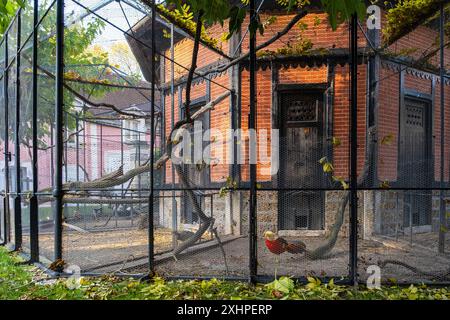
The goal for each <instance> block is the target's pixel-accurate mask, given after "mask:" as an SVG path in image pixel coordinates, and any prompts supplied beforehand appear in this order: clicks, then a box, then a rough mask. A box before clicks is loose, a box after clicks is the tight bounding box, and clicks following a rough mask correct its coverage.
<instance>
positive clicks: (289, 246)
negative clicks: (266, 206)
mask: <svg viewBox="0 0 450 320" xmlns="http://www.w3.org/2000/svg"><path fill="white" fill-rule="evenodd" d="M264 239H265V243H266V247H267V249H269V251H270V252H272V253H273V254H276V259H275V260H276V265H275V279H276V278H277V270H278V265H279V264H280V261H279V259H278V257H279V255H280V254H282V253H284V252H289V253H293V254H299V253H302V252H304V251H305V249H306V245H305V244H304V243H303V242H301V241H296V242H287V241H286V240H285V239H283V238H281V237H278V236H276V235H275V233H273V232H272V231H266V232H264Z"/></svg>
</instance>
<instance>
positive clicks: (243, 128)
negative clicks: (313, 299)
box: [0, 0, 450, 283]
mask: <svg viewBox="0 0 450 320" xmlns="http://www.w3.org/2000/svg"><path fill="white" fill-rule="evenodd" d="M250 2H251V4H252V5H255V1H250ZM394 3H395V1H394ZM274 5H275V1H268V0H266V1H265V0H262V1H256V7H254V8H253V9H254V10H257V12H258V13H260V14H261V17H262V19H264V21H265V22H264V23H265V25H266V30H265V32H264V35H260V34H258V35H257V36H256V43H253V45H251V43H252V41H250V39H249V38H250V37H249V31H248V28H247V27H248V19H247V20H246V24H244V26H243V28H242V30H241V32H239V33H238V34H235V35H232V36H231V38H230V39H229V40H225V39H224V37H223V36H221V35H223V34H224V33H225V31H226V26H216V25H213V26H207V27H205V28H204V30H203V32H202V37H201V41H200V48H199V50H198V52H199V56H198V63H197V65H198V66H197V69H196V70H195V72H194V73H193V74H191V76H192V85H191V86H190V87H189V88H188V89H189V91H190V98H189V100H190V101H189V102H190V103H189V104H188V106H189V109H190V111H191V114H192V119H193V120H196V123H197V124H198V123H199V124H201V125H200V126H197V125H195V126H194V125H191V124H190V123H184V122H183V121H182V120H183V119H184V116H185V115H186V112H187V111H186V101H185V99H186V98H185V97H186V91H187V87H186V83H188V81H189V70H190V66H191V59H192V54H193V52H195V50H194V49H195V48H194V41H193V34H195V29H196V28H195V21H194V20H193V18H192V16H191V15H190V13H189V12H188V9H187V8H184V9H185V10H186V11H184V10H179V9H177V10H178V11H175V9H174V8H172V9H167V7H165V6H164V3H163V2H162V3H157V4H156V6H155V7H156V10H155V13H156V14H155V15H154V16H153V15H152V3H151V1H134V0H121V1H112V0H89V1H78V0H36V1H28V2H27V5H26V6H25V7H24V8H22V9H20V10H19V11H18V12H17V15H16V17H15V18H14V20H13V21H12V23H11V25H10V26H9V28H8V30H7V32H6V33H5V35H4V36H3V38H2V40H1V45H0V65H1V67H0V68H1V74H0V109H1V111H2V114H1V117H0V139H1V146H0V147H1V153H0V169H1V174H0V189H1V202H0V210H1V219H0V229H1V240H2V242H3V243H4V244H5V245H7V246H9V247H10V248H11V249H14V250H21V251H23V252H24V253H25V254H26V255H28V256H29V258H30V261H31V262H34V263H38V264H39V265H40V266H41V267H43V268H48V269H49V270H50V269H51V270H52V271H53V272H56V273H64V272H69V271H68V270H70V271H73V270H74V266H77V267H79V268H80V269H81V272H82V273H83V274H89V275H97V274H98V275H99V274H104V273H114V274H118V275H133V276H146V275H152V274H154V273H156V274H159V275H162V276H166V277H174V278H205V277H220V278H227V279H237V280H249V279H250V280H251V281H263V280H265V279H270V278H273V276H274V274H275V273H277V274H278V275H288V276H292V277H295V278H299V279H304V278H305V277H307V276H316V277H319V278H324V279H330V278H334V279H336V281H340V282H347V283H353V282H363V281H365V279H366V278H367V277H368V276H369V275H370V274H369V273H367V270H368V267H369V266H372V265H377V266H379V267H380V268H381V276H382V279H383V281H384V282H388V281H396V282H399V283H420V282H425V283H449V282H450V269H449V266H450V248H449V247H450V237H449V236H448V232H447V231H448V229H447V228H448V222H449V218H450V215H449V205H450V193H449V190H450V176H449V164H450V147H449V145H450V130H449V126H450V103H449V101H450V100H449V98H450V79H449V75H448V73H447V70H448V69H447V68H448V66H449V63H450V54H449V52H448V19H447V17H448V11H449V10H448V9H449V8H448V6H447V5H442V6H441V8H440V9H439V8H438V9H437V11H436V12H435V14H434V15H433V16H432V18H430V19H427V20H426V21H425V22H423V23H422V24H419V25H415V26H414V28H412V30H410V32H407V33H405V34H400V35H397V38H396V39H393V40H392V41H390V42H388V44H385V43H384V42H383V37H382V31H381V30H379V29H377V28H375V29H371V28H368V27H367V25H366V23H365V22H364V21H363V22H358V21H357V20H355V19H353V20H352V23H350V25H347V24H345V25H341V26H339V27H338V29H337V30H336V31H332V30H331V29H330V28H329V26H328V25H327V23H328V22H327V20H326V17H325V16H324V14H323V13H321V12H319V11H317V10H314V9H311V10H306V9H305V10H304V11H302V12H300V13H296V14H294V13H291V14H287V13H286V12H284V13H280V12H279V11H276V10H274V9H273V8H274ZM385 9H386V10H387V9H389V8H382V10H385ZM383 12H384V11H383ZM175 13H176V14H175ZM382 15H383V16H384V13H382ZM180 16H181V17H183V18H180ZM382 23H383V24H384V23H385V20H383V19H382ZM252 38H253V37H252ZM249 43H250V45H249ZM152 61H153V63H152ZM177 128H182V129H185V131H184V132H187V134H183V135H181V134H179V135H175V136H174V137H172V131H174V132H176V131H175V130H174V129H177ZM227 129H232V131H230V130H228V131H226V130H227ZM249 129H256V134H255V135H254V136H252V133H251V132H252V131H251V130H249ZM264 130H265V131H264ZM225 132H226V133H225ZM229 132H231V133H229ZM249 132H250V134H249ZM198 135H199V136H200V138H199V140H196V138H198ZM255 136H257V137H256V138H255ZM169 138H170V139H169ZM191 138H192V143H190V144H187V148H186V147H185V148H184V149H183V150H182V152H181V151H180V153H179V154H180V155H181V156H180V157H182V158H183V159H184V160H186V159H188V160H187V161H183V162H182V163H175V162H174V161H173V158H172V156H171V154H172V152H174V150H173V149H175V148H176V147H177V146H178V145H180V144H182V143H183V142H184V141H186V140H189V141H191V140H190V139H191ZM253 138H255V139H256V140H252V139H253ZM198 141H200V149H195V148H196V142H198ZM255 141H257V143H256V145H257V147H255ZM252 143H253V144H252ZM267 145H268V146H267ZM185 146H186V145H185ZM264 146H266V147H264ZM197 147H198V145H197ZM199 154H200V155H202V154H203V156H200V157H198V155H199ZM256 155H257V156H258V157H259V159H258V162H257V163H250V161H249V158H252V156H255V157H256ZM263 156H265V158H266V159H265V161H262V160H261V157H263ZM198 158H200V160H198V161H197V160H195V161H194V160H193V159H198ZM224 158H226V159H228V160H229V161H223V159H224ZM207 160H208V161H207ZM149 217H150V218H149ZM266 231H271V232H273V233H276V234H277V235H278V236H280V237H283V238H284V239H285V240H286V242H287V243H290V244H292V245H293V248H294V249H292V250H288V251H286V252H283V253H281V254H274V253H273V252H271V251H270V250H268V248H267V246H266V243H265V238H264V237H266V238H267V239H269V238H270V235H271V234H270V232H269V233H267V232H266ZM269 240H270V239H269ZM67 268H69V269H67Z"/></svg>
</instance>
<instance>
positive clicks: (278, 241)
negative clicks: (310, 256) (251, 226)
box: [264, 231, 306, 255]
mask: <svg viewBox="0 0 450 320" xmlns="http://www.w3.org/2000/svg"><path fill="white" fill-rule="evenodd" d="M264 239H265V243H266V247H267V249H269V251H270V252H272V253H273V254H278V255H279V254H282V253H284V252H286V251H287V252H289V253H292V254H299V253H303V252H304V251H305V248H306V246H305V244H304V243H303V242H301V241H295V242H287V241H286V240H285V239H283V238H281V237H277V236H276V235H275V233H273V232H272V231H266V232H264Z"/></svg>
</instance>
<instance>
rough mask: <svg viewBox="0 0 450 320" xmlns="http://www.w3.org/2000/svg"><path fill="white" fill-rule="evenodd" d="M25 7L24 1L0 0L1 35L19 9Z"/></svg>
mask: <svg viewBox="0 0 450 320" xmlns="http://www.w3.org/2000/svg"><path fill="white" fill-rule="evenodd" d="M24 6H25V0H0V34H1V35H3V33H4V32H5V30H6V28H8V25H9V23H10V22H11V19H12V18H13V17H14V15H15V13H16V11H17V9H18V8H19V7H24Z"/></svg>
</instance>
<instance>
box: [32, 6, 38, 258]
mask: <svg viewBox="0 0 450 320" xmlns="http://www.w3.org/2000/svg"><path fill="white" fill-rule="evenodd" d="M38 19H39V0H34V12H33V25H34V27H35V28H34V31H33V75H32V77H33V80H32V82H33V83H32V85H33V89H32V90H33V92H32V97H33V101H32V108H33V110H32V113H33V115H32V118H33V119H32V130H33V132H32V145H33V148H32V162H31V166H32V171H33V188H32V195H31V198H30V252H31V254H30V260H31V262H36V261H38V260H39V206H38V199H37V196H36V193H37V192H38V191H39V184H38V182H39V181H38V179H39V173H38V138H37V135H38V132H37V126H38V121H37V118H38V116H37V100H38V95H37V89H38V88H37V60H38V48H37V44H38V33H37V30H36V24H37V22H38Z"/></svg>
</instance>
